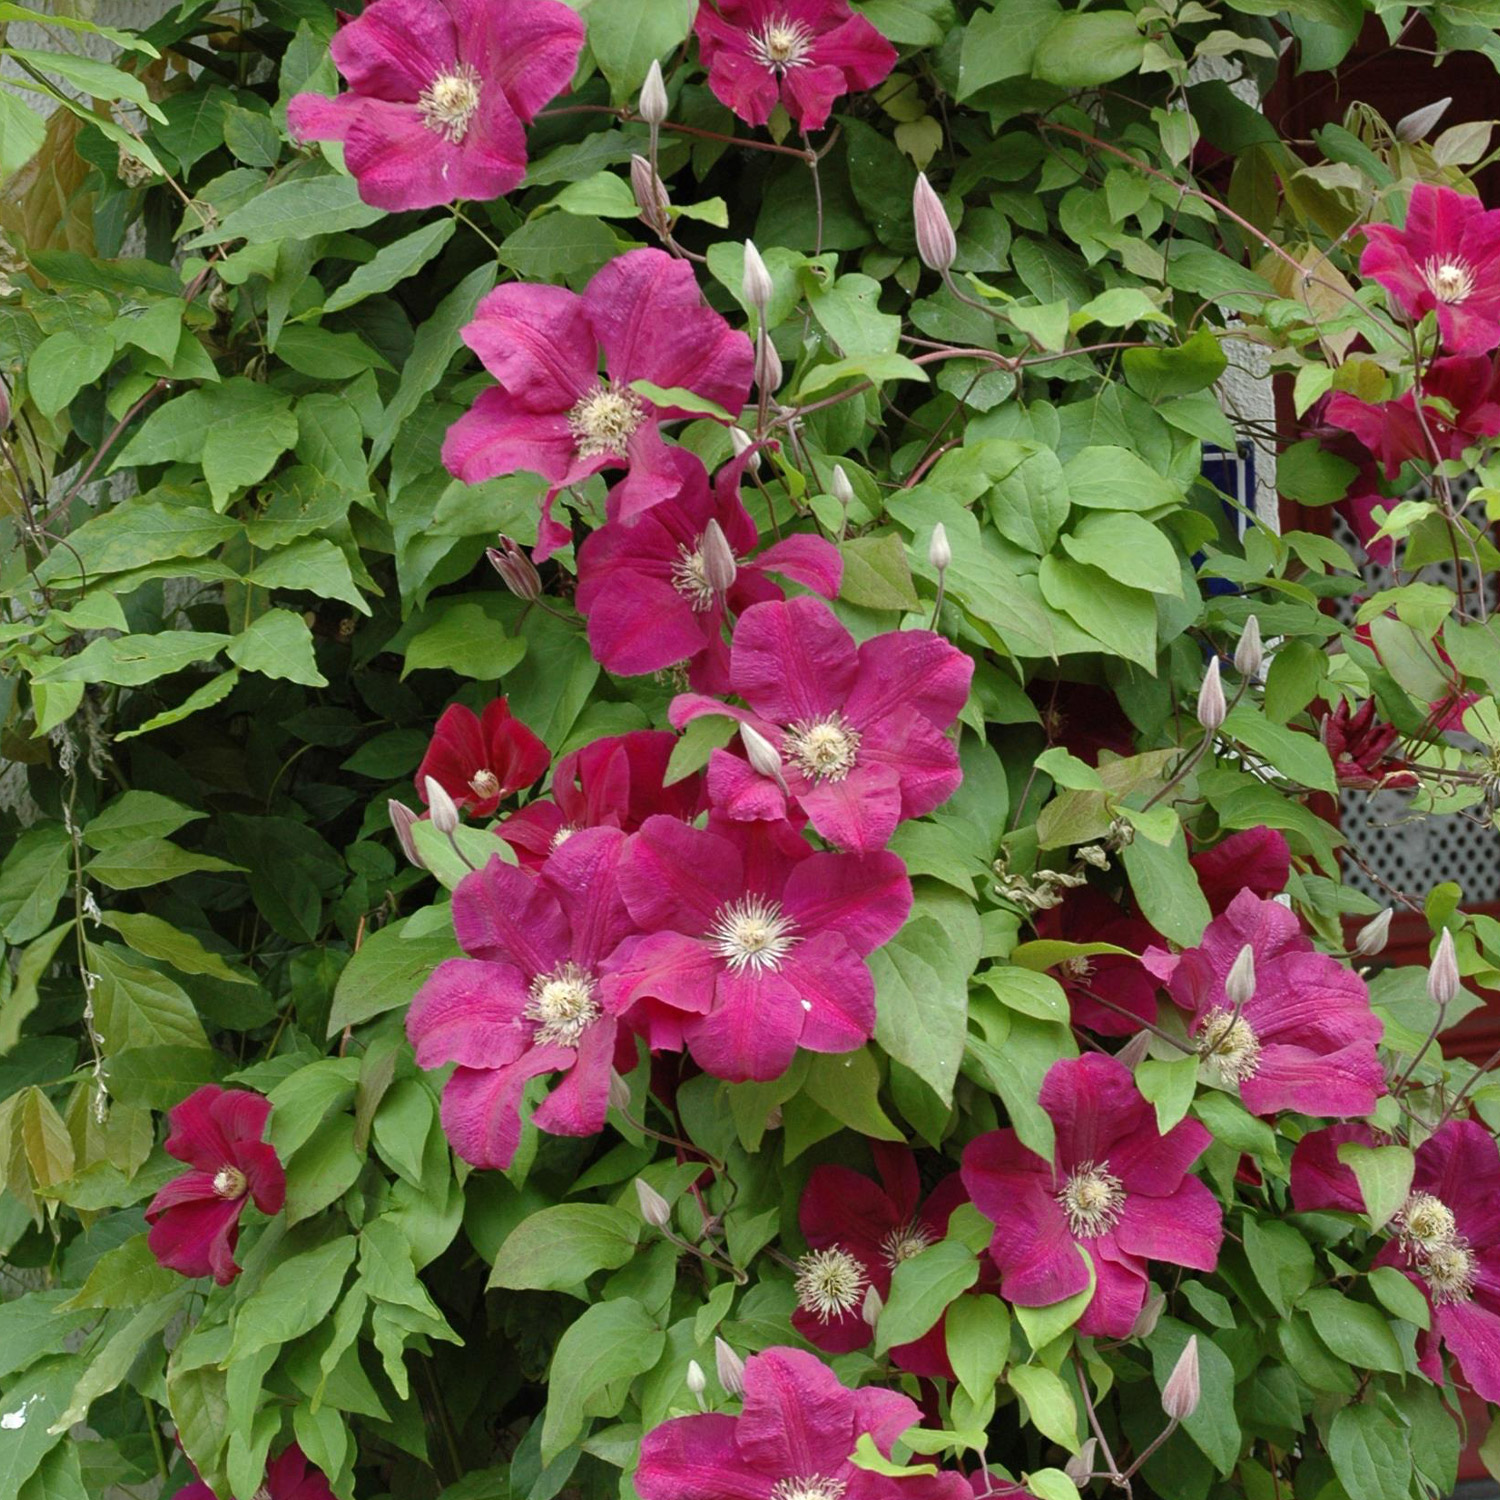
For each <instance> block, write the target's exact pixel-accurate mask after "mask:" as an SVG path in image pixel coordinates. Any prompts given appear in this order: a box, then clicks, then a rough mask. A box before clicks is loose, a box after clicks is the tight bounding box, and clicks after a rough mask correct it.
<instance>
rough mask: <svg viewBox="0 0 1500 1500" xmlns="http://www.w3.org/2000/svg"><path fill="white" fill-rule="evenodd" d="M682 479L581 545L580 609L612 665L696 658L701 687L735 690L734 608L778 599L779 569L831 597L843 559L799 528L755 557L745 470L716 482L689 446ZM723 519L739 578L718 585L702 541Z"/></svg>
mask: <svg viewBox="0 0 1500 1500" xmlns="http://www.w3.org/2000/svg"><path fill="white" fill-rule="evenodd" d="M671 458H672V459H673V461H674V464H675V467H676V469H677V471H678V473H679V475H680V476H681V484H680V487H679V489H678V492H677V495H676V497H675V498H674V499H672V500H668V501H664V502H663V503H662V504H660V505H658V506H655V507H653V509H651V510H650V511H648V512H647V513H646V514H645V515H644V516H641V517H639V518H638V519H636V520H635V521H633V522H627V521H611V522H609V523H608V524H607V525H604V526H601V527H600V528H599V529H598V530H597V531H595V532H593V533H591V534H590V535H589V536H588V537H587V538H586V539H585V541H584V542H583V545H582V546H581V547H579V549H578V593H577V595H576V598H575V602H576V603H577V605H578V610H579V613H580V614H582V615H584V616H585V617H586V618H587V620H588V622H589V644H590V645H591V646H592V647H593V650H594V655H595V656H596V657H597V658H598V660H599V662H600V663H601V664H602V665H603V667H604V668H605V670H606V671H609V672H615V673H617V674H619V675H621V676H627V677H631V676H637V675H639V674H641V673H644V672H659V671H661V670H662V669H664V668H666V667H673V666H677V665H678V664H679V663H683V662H686V663H687V664H688V674H689V681H690V682H691V683H692V684H693V686H694V687H696V688H698V689H699V690H700V691H702V692H709V693H722V692H727V691H728V690H729V648H728V647H727V646H726V644H725V642H724V625H725V620H726V616H727V614H733V615H736V616H738V615H740V614H743V613H744V611H745V610H747V609H749V608H750V606H751V605H753V604H759V603H761V602H763V601H765V600H768V599H771V600H774V599H780V598H781V597H782V593H781V589H780V588H779V587H778V586H777V585H776V584H774V583H773V582H772V581H771V579H770V576H769V575H770V574H772V573H779V574H781V575H782V576H783V577H785V578H790V579H792V580H793V581H794V582H796V583H800V584H803V585H805V586H806V587H807V588H810V589H812V590H813V591H814V592H815V593H819V594H822V595H823V596H824V597H825V598H828V599H831V598H833V597H834V595H835V594H837V593H838V591H839V582H840V580H841V579H842V577H843V559H842V558H841V557H840V556H839V551H838V548H837V547H835V546H833V545H832V544H831V543H830V542H826V541H824V540H823V538H822V537H816V536H809V535H797V536H789V537H787V538H786V539H785V540H783V541H780V542H776V543H773V544H772V545H771V546H770V547H767V548H766V550H765V551H764V552H762V553H761V554H760V555H759V556H758V557H754V558H752V557H751V556H750V554H751V553H752V552H754V550H755V547H756V545H757V543H758V541H759V534H758V533H757V531H756V528H755V522H754V521H752V520H751V519H750V515H749V513H748V512H747V511H746V510H745V507H744V506H743V505H742V504H741V503H740V498H739V486H738V480H739V471H740V468H741V465H740V464H739V463H738V462H736V463H734V464H731V465H729V466H728V467H727V468H726V469H725V470H724V471H723V472H722V473H721V474H720V475H719V478H718V481H717V482H716V483H715V485H714V486H713V487H712V488H710V486H709V482H708V473H707V471H706V470H705V469H704V467H703V465H702V464H701V463H700V462H699V461H698V459H697V458H696V457H695V456H694V455H693V454H691V453H689V452H687V451H686V450H685V449H678V450H677V451H676V452H674V453H673V454H672V455H671ZM710 521H713V522H716V523H717V524H718V526H719V528H720V530H721V531H722V532H723V534H724V538H725V540H726V541H727V542H728V544H729V548H730V550H731V551H732V552H733V553H734V556H735V560H736V565H737V566H736V569H735V575H734V582H733V583H732V584H731V585H730V586H729V588H728V589H727V590H724V591H721V590H719V589H716V588H715V587H714V585H713V584H712V583H711V582H710V581H709V579H708V577H707V575H706V573H705V571H704V561H703V538H704V532H705V530H706V529H707V527H708V524H709V522H710Z"/></svg>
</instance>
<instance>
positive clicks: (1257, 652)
mask: <svg viewBox="0 0 1500 1500" xmlns="http://www.w3.org/2000/svg"><path fill="white" fill-rule="evenodd" d="M1265 657H1266V653H1265V649H1264V648H1263V647H1262V646H1261V643H1260V621H1259V620H1257V619H1256V618H1255V616H1254V615H1251V616H1250V618H1249V619H1248V620H1246V621H1245V628H1244V629H1243V630H1242V631H1240V643H1239V645H1238V646H1236V647H1235V648H1234V664H1235V667H1236V668H1237V669H1238V671H1239V672H1240V674H1241V675H1242V676H1244V677H1259V676H1260V668H1261V663H1262V662H1263V661H1264V660H1265Z"/></svg>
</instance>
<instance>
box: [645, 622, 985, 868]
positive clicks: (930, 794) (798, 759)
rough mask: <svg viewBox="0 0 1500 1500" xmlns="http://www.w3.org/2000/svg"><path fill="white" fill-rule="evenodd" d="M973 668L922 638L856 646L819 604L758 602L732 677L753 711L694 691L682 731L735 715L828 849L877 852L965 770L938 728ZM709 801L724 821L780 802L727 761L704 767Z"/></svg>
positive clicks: (733, 654)
mask: <svg viewBox="0 0 1500 1500" xmlns="http://www.w3.org/2000/svg"><path fill="white" fill-rule="evenodd" d="M973 673H974V663H973V661H972V660H970V658H969V657H967V656H966V655H964V653H963V652H962V651H959V650H957V649H956V648H954V647H953V646H951V645H949V643H948V642H947V641H945V640H944V639H943V638H942V637H941V636H940V635H935V634H933V632H932V631H930V630H892V631H888V632H887V633H886V634H884V635H877V636H874V637H872V638H871V639H870V640H867V641H866V642H865V643H864V644H863V645H862V646H858V647H856V646H855V644H854V638H853V636H851V635H850V634H849V632H848V631H847V630H845V629H844V627H843V626H842V625H841V624H839V622H838V620H837V619H836V618H835V616H834V613H833V611H832V610H831V609H829V608H828V606H827V605H826V604H824V603H822V601H821V600H818V599H812V598H806V597H804V598H799V599H789V600H787V601H786V602H785V603H774V602H773V603H767V604H757V605H754V606H753V607H752V608H750V609H747V610H746V611H745V613H744V614H743V615H741V616H740V619H739V623H738V624H737V625H736V626H735V630H734V641H733V644H732V646H731V649H730V659H729V677H730V684H731V686H732V688H733V690H734V692H735V693H737V694H738V695H739V696H740V697H741V698H743V699H744V700H745V702H746V703H748V704H749V711H748V712H747V711H745V710H742V709H736V708H727V707H726V706H725V705H724V704H722V703H720V702H718V701H717V700H715V699H711V698H701V697H697V696H695V695H692V694H687V695H684V696H682V697H680V698H678V699H677V700H676V701H675V702H674V703H673V705H672V709H671V718H672V722H673V724H675V725H676V726H677V727H678V728H679V729H680V728H682V726H683V725H684V724H685V723H687V722H688V721H689V720H691V719H695V718H698V717H699V716H700V715H702V714H706V713H708V714H723V713H728V714H732V715H733V716H734V717H736V718H738V719H741V720H742V721H744V722H746V723H749V724H751V725H753V726H754V727H755V728H756V729H758V730H759V731H760V732H761V733H762V734H763V735H765V737H766V738H767V739H768V740H770V742H771V743H772V744H773V745H774V746H776V748H777V749H778V751H779V752H780V755H781V760H782V772H783V776H784V778H785V783H786V793H787V794H789V795H790V796H791V797H792V798H794V799H795V800H796V802H797V803H798V804H800V806H801V808H802V810H803V811H804V812H805V813H806V814H807V817H808V820H809V821H810V822H811V823H812V825H813V827H814V828H815V829H817V831H818V832H819V833H821V834H822V835H823V837H824V838H826V839H827V840H828V841H829V842H830V843H833V844H837V845H838V846H839V847H840V848H842V849H850V850H853V851H855V852H857V853H868V852H870V851H872V850H875V849H882V848H884V847H885V844H886V842H887V840H889V838H890V836H891V834H892V832H894V830H895V827H896V824H897V823H898V822H899V821H901V820H902V819H903V818H916V817H920V816H921V815H922V814H923V813H928V812H931V811H932V810H933V808H935V807H938V806H940V805H941V804H942V803H943V802H945V801H947V799H948V798H949V797H951V796H952V795H953V793H954V792H955V791H956V790H957V789H958V785H959V782H960V781H961V780H962V779H963V774H962V772H961V771H960V770H959V766H958V751H957V750H956V749H955V748H954V746H953V743H952V741H951V740H949V739H948V738H947V735H946V731H947V729H948V728H949V726H950V725H951V724H952V723H953V721H954V719H956V718H957V717H958V713H959V710H960V709H961V708H962V707H963V706H964V703H965V702H966V701H967V699H968V696H969V679H970V678H971V677H972V676H973ZM708 791H709V796H710V797H711V798H712V800H713V802H714V805H715V806H716V807H719V808H721V809H722V810H723V811H724V812H726V813H727V814H728V815H729V816H730V817H732V818H747V819H748V818H775V817H778V816H781V815H783V814H784V812H785V808H786V796H785V795H784V794H783V792H782V790H781V788H779V787H778V786H777V785H776V784H775V783H774V782H773V781H771V780H769V779H767V778H766V777H763V776H760V775H757V774H756V773H755V772H754V771H753V770H752V769H751V768H750V767H749V765H748V764H747V763H746V762H744V761H742V760H739V759H738V758H737V757H735V756H730V755H723V754H720V755H716V756H714V758H713V759H712V761H711V762H710V765H709V780H708Z"/></svg>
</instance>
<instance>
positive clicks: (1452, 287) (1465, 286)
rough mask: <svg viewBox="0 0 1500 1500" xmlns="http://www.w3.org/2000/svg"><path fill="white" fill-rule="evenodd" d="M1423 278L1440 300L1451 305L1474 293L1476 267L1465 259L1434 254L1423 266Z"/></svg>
mask: <svg viewBox="0 0 1500 1500" xmlns="http://www.w3.org/2000/svg"><path fill="white" fill-rule="evenodd" d="M1422 280H1423V281H1425V282H1426V283H1427V285H1428V287H1429V289H1430V290H1431V292H1432V295H1433V296H1434V297H1436V298H1437V300H1438V301H1439V302H1446V303H1448V304H1449V305H1450V306H1452V305H1453V304H1454V303H1458V302H1465V301H1467V300H1468V299H1469V298H1470V297H1472V296H1473V295H1474V286H1475V277H1474V268H1473V267H1472V266H1470V265H1469V263H1468V262H1467V261H1465V260H1461V259H1455V260H1439V259H1438V258H1437V257H1436V256H1433V258H1432V259H1431V260H1429V261H1428V262H1427V263H1426V264H1425V265H1423V267H1422Z"/></svg>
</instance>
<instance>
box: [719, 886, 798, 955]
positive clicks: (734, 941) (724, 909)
mask: <svg viewBox="0 0 1500 1500" xmlns="http://www.w3.org/2000/svg"><path fill="white" fill-rule="evenodd" d="M796 929H797V924H796V923H795V922H794V921H793V920H792V919H791V918H790V917H789V916H787V915H786V914H785V913H784V912H783V911H782V909H781V903H780V902H779V901H768V900H767V899H766V898H765V897H764V896H741V897H740V899H739V900H738V901H731V902H729V903H728V904H727V905H725V906H721V907H720V908H719V910H718V912H717V913H716V914H715V916H714V925H713V926H712V927H711V928H710V929H709V932H708V940H709V942H711V943H712V944H713V946H714V952H715V953H717V954H718V955H719V957H720V958H722V959H723V960H724V961H725V963H727V964H728V965H729V967H730V969H731V971H732V972H734V973H736V974H738V973H739V972H740V971H741V970H742V969H747V968H748V969H752V970H754V972H755V973H757V974H759V973H761V972H762V970H765V969H770V970H771V971H772V972H773V973H774V972H775V971H776V970H777V969H779V968H780V967H781V963H782V960H783V959H784V958H785V957H786V956H787V954H788V953H789V952H790V951H791V949H792V945H793V944H794V943H795V942H797V936H796Z"/></svg>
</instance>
